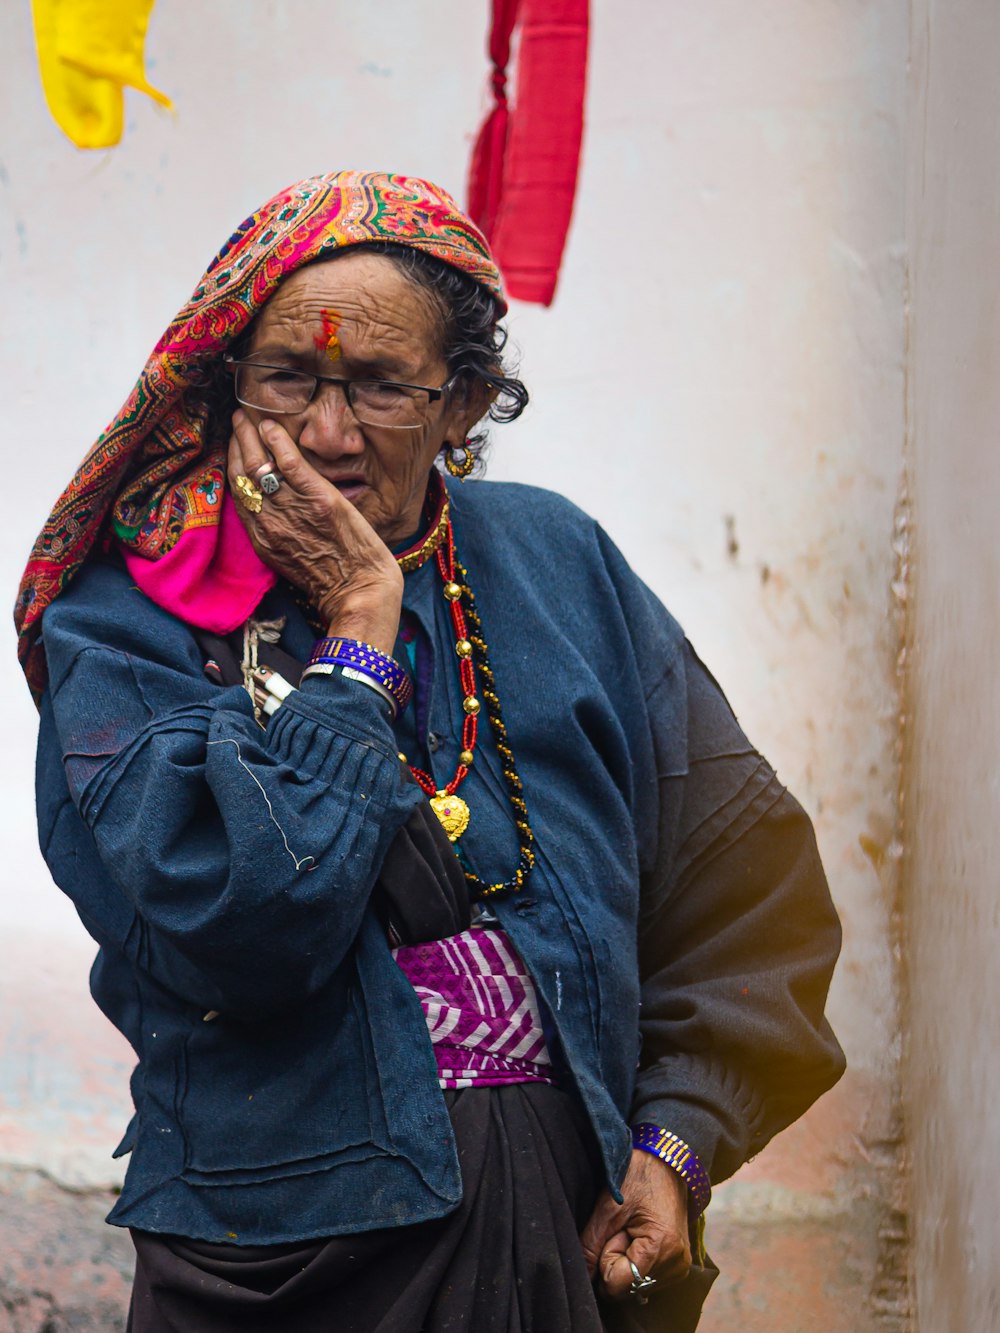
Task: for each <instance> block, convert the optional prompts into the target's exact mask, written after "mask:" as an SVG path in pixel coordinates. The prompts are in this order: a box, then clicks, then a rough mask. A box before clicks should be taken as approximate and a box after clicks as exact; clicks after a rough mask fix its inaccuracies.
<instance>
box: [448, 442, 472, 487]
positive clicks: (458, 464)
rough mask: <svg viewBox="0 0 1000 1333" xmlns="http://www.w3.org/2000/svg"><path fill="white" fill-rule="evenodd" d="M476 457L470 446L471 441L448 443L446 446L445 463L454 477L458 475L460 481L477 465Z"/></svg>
mask: <svg viewBox="0 0 1000 1333" xmlns="http://www.w3.org/2000/svg"><path fill="white" fill-rule="evenodd" d="M475 463H476V460H475V457H474V456H473V453H472V450H471V449H470V448H469V441H468V440H466V441H465V443H464V444H459V445H455V444H446V445H445V447H444V465H445V467H446V468H447V469H448V473H449V475H450V476H452V477H458V478H459V480H460V481H464V480H465V478H466V477H467V476H468V475H469V473H470V472H471V471H472V469H473V467H475Z"/></svg>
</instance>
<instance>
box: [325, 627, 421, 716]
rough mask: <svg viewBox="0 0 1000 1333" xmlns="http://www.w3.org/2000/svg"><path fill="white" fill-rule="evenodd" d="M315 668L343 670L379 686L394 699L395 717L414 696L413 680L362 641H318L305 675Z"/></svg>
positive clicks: (393, 662) (384, 655) (396, 665)
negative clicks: (331, 667) (337, 668)
mask: <svg viewBox="0 0 1000 1333" xmlns="http://www.w3.org/2000/svg"><path fill="white" fill-rule="evenodd" d="M314 666H336V667H340V668H341V669H342V671H343V673H344V674H345V675H346V674H347V672H348V671H351V672H354V673H355V674H354V675H353V676H351V677H349V679H353V680H361V679H363V680H364V681H365V682H366V683H374V684H376V685H378V686H379V687H380V688H381V690H383V691H384V692H385V693H386V694H388V696H389V698H390V699H391V700H392V702H393V710H394V715H395V714H396V713H401V712H402V711H403V710H404V708H405V707H406V705H407V704H408V703H409V702H410V697H411V695H412V694H413V685H412V683H411V681H410V678H409V676H408V675H407V674H406V672H405V671H404V670H403V668H402V667H401V666H400V665H399V663H398V662H397V661H396V660H395V658H392V657H387V656H386V654H385V653H380V652H379V650H378V649H377V648H373V647H372V646H371V644H370V643H362V642H361V641H360V639H317V641H316V643H315V645H314V647H313V650H312V652H311V653H310V654H309V661H308V662H307V664H306V671H305V672H303V675H305V674H306V672H308V671H309V669H310V668H311V667H314ZM327 674H329V673H327Z"/></svg>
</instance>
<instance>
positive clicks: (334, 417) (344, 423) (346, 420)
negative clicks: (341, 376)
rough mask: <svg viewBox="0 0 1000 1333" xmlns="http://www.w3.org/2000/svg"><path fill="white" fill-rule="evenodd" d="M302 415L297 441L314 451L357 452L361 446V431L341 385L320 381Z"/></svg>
mask: <svg viewBox="0 0 1000 1333" xmlns="http://www.w3.org/2000/svg"><path fill="white" fill-rule="evenodd" d="M305 417H306V420H305V425H304V426H303V427H302V431H301V434H300V435H299V443H300V444H302V445H303V446H304V447H305V448H306V449H310V450H312V452H313V453H317V454H319V453H322V454H324V455H326V454H330V453H333V454H335V455H337V454H344V453H360V452H361V450H363V449H364V447H365V440H364V433H363V432H362V430H361V427H360V425H359V424H358V419H357V417H356V416H355V415H354V413H353V411H352V410H351V405H350V403H349V401H348V398H347V391H346V389H345V387H344V385H342V384H335V383H332V382H331V381H329V380H324V381H322V382H321V383H320V385H319V387H318V389H317V390H316V397H315V398H314V399H313V400H312V402H311V403H310V404H309V406H308V408H307V409H306V413H305Z"/></svg>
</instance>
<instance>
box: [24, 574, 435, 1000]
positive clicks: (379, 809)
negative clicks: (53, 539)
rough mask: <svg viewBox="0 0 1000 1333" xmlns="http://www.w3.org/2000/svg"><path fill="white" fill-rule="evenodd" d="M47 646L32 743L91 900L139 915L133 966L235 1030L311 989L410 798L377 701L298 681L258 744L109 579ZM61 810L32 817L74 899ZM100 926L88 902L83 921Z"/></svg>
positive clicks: (345, 934)
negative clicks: (56, 789)
mask: <svg viewBox="0 0 1000 1333" xmlns="http://www.w3.org/2000/svg"><path fill="white" fill-rule="evenodd" d="M109 580H110V582H109ZM123 602H124V603H126V605H125V606H124V608H123V606H122V603H123ZM112 608H114V609H112ZM44 642H45V648H46V656H47V660H48V666H49V674H50V682H51V683H50V690H49V695H48V699H47V700H46V706H45V707H44V708H43V729H44V727H45V726H49V727H51V728H52V729H54V732H55V739H56V742H57V746H58V752H59V753H60V755H61V758H62V764H63V767H64V772H65V778H66V787H67V789H68V792H69V795H70V797H71V799H72V805H73V808H74V809H75V812H76V813H77V815H78V818H79V820H81V821H82V823H83V825H85V828H86V830H87V833H88V834H89V838H90V840H91V843H92V846H91V847H90V848H88V849H87V854H88V855H90V856H91V857H93V855H94V854H95V853H96V860H97V861H98V862H99V872H102V874H103V887H102V889H101V893H105V894H108V895H113V896H115V897H117V898H118V899H119V903H118V907H119V908H120V906H121V902H120V900H122V899H123V900H125V903H126V904H127V905H131V907H132V908H133V909H134V913H135V916H136V918H137V923H136V925H135V927H134V928H133V929H132V931H131V935H132V936H133V937H138V940H139V942H138V943H135V944H134V945H133V947H132V952H133V955H134V956H135V957H136V960H137V961H141V962H142V963H143V965H145V966H146V967H148V968H149V969H150V971H151V972H152V973H153V975H154V976H155V977H156V979H157V980H159V981H160V982H161V983H163V984H165V985H167V986H168V987H170V988H171V989H175V990H178V989H179V990H180V992H181V994H182V996H183V997H184V998H188V999H190V1000H191V1001H192V1002H196V1003H204V1004H205V1005H206V1007H212V1008H218V1009H220V1010H224V1011H226V1012H227V1013H231V1014H232V1016H234V1017H247V1018H255V1017H263V1016H265V1015H267V1014H269V1013H271V1012H274V1011H276V1010H279V1009H282V1008H285V1007H287V1006H290V1005H293V1004H296V1003H300V1002H301V1001H302V1000H304V999H305V998H307V997H308V996H309V995H310V994H312V993H313V992H315V991H316V990H317V989H318V988H319V987H320V986H322V985H323V983H324V981H326V980H327V979H328V978H329V977H330V976H331V974H332V973H333V971H334V970H335V969H336V968H337V966H338V965H339V963H340V962H341V961H342V959H343V958H344V956H345V953H346V952H347V950H348V949H349V947H350V946H351V944H352V942H353V940H354V938H355V936H356V934H357V931H358V929H359V926H360V923H361V919H362V916H363V914H364V912H365V909H366V907H367V904H368V900H369V896H370V893H371V890H372V886H373V884H374V881H375V878H376V874H377V871H378V869H379V867H380V865H381V862H382V859H383V857H384V856H385V853H386V850H387V848H388V846H389V844H390V842H391V841H392V838H393V837H394V835H395V833H396V832H397V830H398V829H399V828H400V826H401V825H402V824H403V823H404V822H405V821H406V819H407V817H408V815H409V813H410V811H411V810H412V809H413V807H414V804H415V803H416V802H417V801H418V800H419V799H420V792H419V790H418V789H416V788H415V786H414V784H412V783H407V782H405V781H404V780H403V778H402V776H401V768H400V765H399V761H398V759H397V757H396V746H395V744H394V738H393V733H392V728H391V726H390V725H389V721H388V718H387V716H386V714H385V712H384V709H383V706H382V704H381V702H380V700H379V699H378V698H377V696H375V695H374V694H373V692H372V691H370V690H366V689H357V688H354V687H353V684H352V682H350V681H344V680H341V679H339V678H336V677H334V678H322V679H319V680H309V681H307V682H305V684H304V687H303V688H302V689H301V690H299V691H298V692H296V693H295V694H293V695H292V696H291V697H290V698H289V699H288V700H287V701H286V702H285V703H284V704H283V705H282V707H281V708H280V710H279V711H278V713H277V714H276V715H275V717H274V718H273V719H272V721H271V722H270V724H269V726H268V729H267V731H266V732H265V731H262V730H261V729H260V727H259V726H258V725H257V723H256V721H255V719H254V717H253V712H252V708H251V706H250V701H249V698H248V697H247V695H246V692H245V691H244V690H243V689H242V688H239V687H234V688H231V689H226V690H221V691H220V690H218V689H217V688H216V687H213V686H211V685H210V684H209V683H208V682H207V681H206V680H205V679H204V677H203V674H202V669H201V668H202V663H201V661H200V654H199V653H198V650H197V648H196V646H195V644H194V642H193V639H192V637H191V635H190V634H189V632H188V631H187V630H186V628H185V627H184V626H183V625H182V624H181V623H180V622H178V621H177V620H175V619H174V618H173V617H170V616H168V615H167V614H166V613H164V612H162V611H160V610H159V609H158V608H156V607H155V606H153V605H152V604H151V603H149V602H148V601H147V600H146V599H145V598H144V597H142V595H141V594H140V593H138V591H137V590H135V589H134V588H129V587H127V586H126V584H125V583H123V582H122V581H121V580H119V581H118V582H115V580H114V579H113V578H112V577H111V572H108V573H106V574H104V573H102V572H101V571H97V572H96V573H94V574H93V575H92V576H91V577H89V578H88V579H87V580H85V581H82V582H81V584H80V587H79V588H77V586H76V585H74V586H73V587H71V588H70V590H69V591H68V593H67V594H65V595H64V596H63V597H62V598H60V599H59V600H58V601H57V602H55V603H54V604H53V605H52V606H51V607H50V608H49V610H48V611H47V613H46V619H45V638H44ZM46 719H48V721H46ZM57 806H58V803H56V806H54V807H53V811H54V813H53V815H52V817H51V818H50V819H48V820H46V819H45V818H44V817H43V819H42V827H41V837H42V845H43V852H44V853H45V854H46V859H47V860H48V861H49V864H50V866H52V867H53V873H54V874H55V875H56V878H57V880H58V881H59V882H60V883H61V884H62V886H63V887H64V888H66V889H67V890H68V891H69V892H70V894H71V896H74V886H73V885H72V883H69V884H67V883H66V882H65V881H66V880H67V879H72V873H67V871H66V869H65V867H62V866H60V867H59V871H60V872H61V873H57V864H58V863H59V861H60V856H61V845H62V843H64V840H65V837H66V812H65V811H63V812H61V813H60V812H59V811H58V809H57ZM41 807H42V801H41V797H40V808H41ZM62 850H64V847H63V848H62ZM76 859H77V860H78V861H80V857H79V856H78V857H77V858H76ZM85 859H86V857H84V860H85ZM79 868H80V871H81V872H85V870H86V867H85V866H84V865H83V863H82V861H81V862H80V867H79ZM90 879H91V881H93V879H94V875H93V874H91V876H90ZM95 911H96V914H101V915H103V913H101V912H100V907H99V906H98V908H97V909H95V907H94V903H93V894H91V901H90V902H88V903H87V904H85V907H84V911H83V912H82V914H83V915H85V919H86V918H87V917H88V916H89V917H90V918H91V919H92V918H93V917H94V916H95ZM114 911H115V904H113V903H112V904H109V905H108V914H109V915H112V916H113V915H114ZM192 992H195V993H192Z"/></svg>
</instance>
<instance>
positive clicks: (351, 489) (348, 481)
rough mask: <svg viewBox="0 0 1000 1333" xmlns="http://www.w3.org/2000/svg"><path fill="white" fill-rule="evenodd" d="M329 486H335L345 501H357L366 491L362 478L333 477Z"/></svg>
mask: <svg viewBox="0 0 1000 1333" xmlns="http://www.w3.org/2000/svg"><path fill="white" fill-rule="evenodd" d="M331 484H332V485H334V486H336V488H337V490H338V491H339V492H340V493H341V495H342V496H343V497H344V499H345V500H353V501H357V500H359V499H360V498H361V496H362V495H363V494H364V493H365V491H366V490H367V489H368V483H367V482H366V481H365V479H364V478H363V477H335V478H332V479H331Z"/></svg>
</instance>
